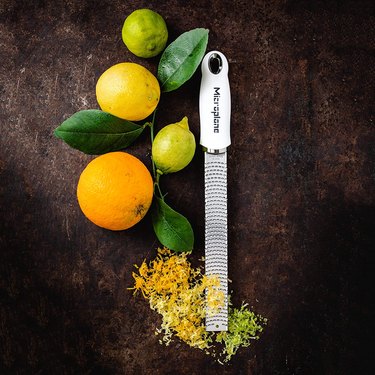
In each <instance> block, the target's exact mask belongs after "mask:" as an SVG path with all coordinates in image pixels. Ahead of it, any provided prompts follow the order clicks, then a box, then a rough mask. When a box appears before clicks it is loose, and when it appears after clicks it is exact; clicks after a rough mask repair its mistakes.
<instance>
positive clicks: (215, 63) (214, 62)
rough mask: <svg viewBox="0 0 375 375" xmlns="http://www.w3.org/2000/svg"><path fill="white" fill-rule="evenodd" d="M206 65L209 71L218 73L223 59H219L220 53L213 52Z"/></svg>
mask: <svg viewBox="0 0 375 375" xmlns="http://www.w3.org/2000/svg"><path fill="white" fill-rule="evenodd" d="M208 67H209V69H210V71H211V73H213V74H219V73H220V71H221V69H222V67H223V61H222V60H221V57H220V55H218V54H217V53H213V54H212V55H211V56H210V59H209V61H208Z"/></svg>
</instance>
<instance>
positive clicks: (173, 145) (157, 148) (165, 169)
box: [152, 116, 195, 174]
mask: <svg viewBox="0 0 375 375" xmlns="http://www.w3.org/2000/svg"><path fill="white" fill-rule="evenodd" d="M194 153H195V138H194V134H193V133H192V132H191V131H190V130H189V124H188V118H187V117H186V116H185V117H184V118H183V119H182V120H181V121H180V122H176V123H175V124H170V125H167V126H164V128H162V129H161V130H160V131H159V132H158V134H157V135H156V137H155V139H154V142H153V143H152V159H153V160H154V163H155V165H156V168H157V169H159V170H160V171H161V172H162V173H164V174H165V173H172V172H178V171H180V170H181V169H183V168H185V167H186V166H187V165H188V164H189V163H190V162H191V160H192V159H193V156H194Z"/></svg>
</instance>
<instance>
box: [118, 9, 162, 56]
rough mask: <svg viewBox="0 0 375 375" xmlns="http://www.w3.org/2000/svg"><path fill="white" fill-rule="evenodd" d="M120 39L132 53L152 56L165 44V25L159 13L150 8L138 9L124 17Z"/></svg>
mask: <svg viewBox="0 0 375 375" xmlns="http://www.w3.org/2000/svg"><path fill="white" fill-rule="evenodd" d="M122 40H123V41H124V43H125V45H126V47H128V49H129V51H130V52H132V53H134V55H136V56H139V57H145V58H148V57H154V56H156V55H158V54H159V53H160V52H161V51H163V49H164V48H165V45H166V44H167V40H168V30H167V25H166V24H165V21H164V19H163V17H162V16H161V15H160V14H158V13H156V12H154V11H152V10H150V9H138V10H135V11H134V12H133V13H131V14H130V15H129V16H128V17H127V18H126V20H125V22H124V26H123V27H122Z"/></svg>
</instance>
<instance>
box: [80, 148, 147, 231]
mask: <svg viewBox="0 0 375 375" xmlns="http://www.w3.org/2000/svg"><path fill="white" fill-rule="evenodd" d="M152 196H153V180H152V177H151V174H150V172H149V170H148V169H147V168H146V166H145V165H144V164H143V163H142V162H141V161H140V160H139V159H138V158H136V157H135V156H133V155H130V154H128V153H126V152H110V153H107V154H104V155H101V156H98V157H97V158H95V159H93V160H92V161H91V162H90V163H89V164H88V165H87V167H86V168H85V169H84V170H83V172H82V174H81V176H80V178H79V181H78V186H77V198H78V203H79V206H80V208H81V210H82V212H83V213H84V215H85V216H86V217H87V218H88V219H89V220H91V221H92V222H93V223H94V224H96V225H98V226H99V227H102V228H106V229H110V230H124V229H127V228H130V227H132V226H133V225H135V224H137V223H138V222H139V221H140V220H141V219H142V218H143V217H144V216H145V215H146V213H147V211H148V209H149V208H150V206H151V201H152Z"/></svg>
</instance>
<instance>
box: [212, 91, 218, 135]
mask: <svg viewBox="0 0 375 375" xmlns="http://www.w3.org/2000/svg"><path fill="white" fill-rule="evenodd" d="M219 90H220V87H214V108H213V111H212V112H211V113H212V114H213V115H214V119H213V120H214V133H219V124H220V103H219V100H220V92H219Z"/></svg>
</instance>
